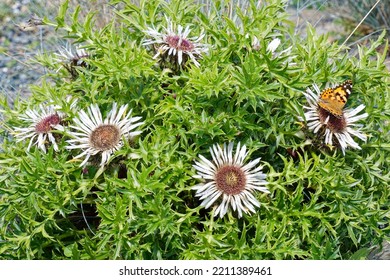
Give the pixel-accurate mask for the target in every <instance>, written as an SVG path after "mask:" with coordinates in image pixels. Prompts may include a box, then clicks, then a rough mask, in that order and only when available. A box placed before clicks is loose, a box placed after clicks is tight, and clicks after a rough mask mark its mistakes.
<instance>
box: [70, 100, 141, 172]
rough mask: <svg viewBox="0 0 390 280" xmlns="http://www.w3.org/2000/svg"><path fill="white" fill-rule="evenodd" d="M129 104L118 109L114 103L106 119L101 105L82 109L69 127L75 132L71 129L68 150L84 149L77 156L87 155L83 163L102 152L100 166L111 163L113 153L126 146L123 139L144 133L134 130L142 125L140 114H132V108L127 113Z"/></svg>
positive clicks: (82, 164)
mask: <svg viewBox="0 0 390 280" xmlns="http://www.w3.org/2000/svg"><path fill="white" fill-rule="evenodd" d="M127 107H128V106H127V104H126V105H122V106H121V107H120V108H119V110H118V109H117V104H116V103H113V106H112V109H111V111H110V112H109V113H108V115H107V117H106V118H105V119H104V120H103V118H102V114H101V112H100V110H99V107H98V106H97V105H96V104H92V105H90V106H89V107H88V112H85V111H84V110H81V111H80V113H79V116H78V117H75V118H74V119H73V122H74V125H71V126H70V127H71V128H73V129H74V130H75V131H73V132H69V136H70V137H72V138H73V139H71V140H68V144H69V145H68V146H67V149H81V150H83V152H82V153H81V154H79V155H77V156H76V157H75V158H76V159H77V158H81V157H85V159H84V161H83V162H82V163H81V164H80V166H84V165H86V163H87V162H88V159H89V158H90V157H91V156H92V155H96V154H98V153H101V163H100V166H104V165H105V164H107V163H108V161H109V159H110V157H111V155H112V154H113V153H114V152H115V151H117V150H119V149H120V148H121V147H122V146H123V139H129V138H132V137H134V136H137V135H139V134H141V132H142V131H134V129H135V128H136V127H138V126H140V125H142V124H143V122H138V121H139V120H140V119H141V117H131V113H132V110H129V112H128V113H127V114H126V115H125V113H126V110H127Z"/></svg>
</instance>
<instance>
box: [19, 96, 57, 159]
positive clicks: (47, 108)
mask: <svg viewBox="0 0 390 280" xmlns="http://www.w3.org/2000/svg"><path fill="white" fill-rule="evenodd" d="M57 109H58V106H53V105H47V104H40V106H39V108H38V109H28V110H26V112H25V113H24V114H23V115H22V116H20V117H19V118H20V119H21V120H23V121H25V122H26V123H28V124H29V125H28V126H27V127H15V128H14V135H15V137H16V142H20V141H23V140H25V139H30V142H29V144H28V147H27V151H29V150H30V149H31V146H32V145H37V146H38V148H39V149H41V150H42V151H43V152H44V153H46V143H47V140H49V142H50V143H51V144H52V145H53V148H54V150H55V151H58V145H57V143H56V139H55V137H54V136H53V133H54V131H55V130H58V131H64V127H63V126H62V125H61V124H60V123H61V120H62V118H63V117H64V114H63V113H62V112H60V111H59V110H57Z"/></svg>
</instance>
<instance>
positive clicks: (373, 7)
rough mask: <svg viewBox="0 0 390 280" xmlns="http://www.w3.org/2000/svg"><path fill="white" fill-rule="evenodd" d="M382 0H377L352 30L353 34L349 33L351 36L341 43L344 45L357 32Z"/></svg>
mask: <svg viewBox="0 0 390 280" xmlns="http://www.w3.org/2000/svg"><path fill="white" fill-rule="evenodd" d="M380 1H381V0H378V1H376V3H375V4H374V6H372V8H371V9H370V10H369V11H368V12H367V14H366V15H365V16H364V17H363V19H362V20H361V21H360V22H359V24H358V25H357V26H356V27H355V29H354V30H353V31H352V32H351V34H349V36H348V37H347V39H345V41H344V42H343V43H342V44H341V45H342V46H343V45H344V44H345V43H346V42H347V41H348V40H349V38H351V36H352V35H353V33H355V31H356V30H357V29H358V28H359V26H360V25H361V24H362V23H363V21H364V20H365V19H366V18H367V17H368V15H369V14H370V13H371V12H372V10H374V9H375V7H376V6H377V5H378V4H379V2H380Z"/></svg>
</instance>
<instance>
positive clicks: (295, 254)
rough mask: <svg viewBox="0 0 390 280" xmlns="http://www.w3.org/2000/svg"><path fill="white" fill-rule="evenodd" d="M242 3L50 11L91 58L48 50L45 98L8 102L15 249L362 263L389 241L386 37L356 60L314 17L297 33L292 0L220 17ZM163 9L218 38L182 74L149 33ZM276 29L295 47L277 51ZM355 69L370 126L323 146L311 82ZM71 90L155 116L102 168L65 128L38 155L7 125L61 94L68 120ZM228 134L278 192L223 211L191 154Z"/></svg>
mask: <svg viewBox="0 0 390 280" xmlns="http://www.w3.org/2000/svg"><path fill="white" fill-rule="evenodd" d="M229 3H230V2H229V1H215V5H214V7H211V8H210V9H209V10H208V12H207V13H205V12H203V9H201V7H200V6H199V5H195V4H190V1H180V0H175V1H169V3H167V2H165V1H158V0H153V1H147V0H145V1H140V4H139V5H135V4H133V3H132V1H130V0H126V1H119V0H118V1H117V0H116V1H112V4H113V5H116V4H121V5H120V6H121V9H118V11H117V17H115V18H113V19H112V21H111V22H110V23H109V24H107V25H106V26H105V27H104V28H102V29H95V28H94V20H95V19H94V17H93V14H92V13H91V14H89V15H88V16H86V19H85V21H84V22H79V21H78V13H79V11H80V9H75V11H74V13H73V14H71V15H70V14H69V13H68V11H67V2H65V3H64V4H63V5H62V6H61V8H60V9H59V14H58V16H57V17H56V19H55V20H54V21H49V20H48V19H45V23H46V24H47V25H49V26H54V27H55V28H57V29H58V30H62V31H66V32H67V36H66V37H67V38H69V39H72V40H73V42H74V43H75V44H76V43H78V44H81V45H83V46H85V47H86V50H87V52H88V53H90V54H91V55H90V56H89V57H88V59H86V61H87V63H88V67H86V68H83V67H77V66H76V70H77V75H76V76H74V77H71V76H70V73H69V72H68V71H67V70H66V68H64V67H61V63H59V62H57V61H56V60H55V59H53V57H52V56H51V55H48V54H46V55H41V56H38V57H37V58H36V59H37V61H38V62H39V63H41V64H42V65H45V66H46V67H48V68H49V69H50V70H52V71H50V73H48V74H47V76H45V77H44V81H43V83H42V85H41V86H34V87H32V88H31V90H32V97H31V98H30V99H29V100H28V101H18V100H16V102H15V104H14V108H12V109H11V108H10V106H9V105H8V104H7V102H6V99H5V98H2V100H1V108H2V112H3V114H4V116H5V117H6V119H5V120H4V125H3V127H2V129H1V131H0V133H1V136H3V137H4V139H3V143H2V146H1V153H0V165H1V169H0V255H1V257H2V258H3V259H349V258H359V259H361V258H364V257H365V256H366V255H367V254H368V253H369V250H368V249H367V248H369V247H370V246H371V245H376V244H380V243H381V242H382V241H383V239H385V238H388V237H386V236H388V235H389V231H390V226H389V219H390V212H389V206H390V205H389V204H390V189H389V187H388V186H389V184H390V172H389V161H388V159H389V156H390V155H389V150H390V146H389V140H390V139H389V138H390V133H389V121H390V119H389V116H390V107H389V106H390V105H389V104H390V103H389V102H388V100H389V92H388V88H389V86H390V78H389V73H388V72H386V69H385V67H384V64H383V61H384V59H385V55H384V54H383V55H382V54H378V53H377V52H376V49H377V47H378V46H380V45H382V44H383V37H384V35H385V34H382V36H381V37H380V38H379V39H378V40H377V41H375V42H371V45H370V47H369V48H366V47H361V48H359V54H358V56H357V57H353V56H350V55H349V54H348V50H347V49H346V48H344V47H343V46H339V45H337V44H330V43H328V42H327V40H326V36H317V35H316V34H315V32H314V30H313V29H312V28H311V27H308V28H309V31H308V36H307V38H304V39H302V38H298V37H295V36H293V35H292V33H293V32H292V30H290V28H289V26H290V23H289V22H288V21H287V14H286V13H285V11H284V2H283V1H269V3H267V4H263V5H261V6H260V7H257V6H256V5H255V3H254V1H251V2H250V5H249V8H247V9H240V8H239V7H236V9H235V10H234V11H235V14H234V16H229V15H228V14H226V13H225V14H224V13H221V11H224V10H225V8H226V7H228V4H229ZM230 4H231V3H230ZM118 7H119V6H118ZM165 17H167V18H169V19H171V20H172V21H173V22H174V23H177V24H180V25H182V26H184V27H185V26H187V25H190V26H191V33H190V35H189V36H190V37H191V36H197V35H199V34H200V33H201V32H202V31H203V32H204V33H205V34H206V36H205V38H204V39H203V41H204V42H205V43H207V44H209V52H208V54H203V58H198V61H199V62H200V67H199V68H197V67H195V65H193V64H192V63H191V60H188V61H187V62H186V64H185V65H184V66H183V67H181V68H180V71H172V70H171V69H169V68H167V67H166V68H162V67H159V64H158V63H157V62H156V60H155V59H153V56H154V54H155V50H154V49H153V48H151V47H149V46H144V45H143V42H144V40H145V38H146V35H145V32H144V31H145V30H146V29H147V28H148V27H152V28H157V27H159V26H161V25H164V24H166V21H165ZM255 37H256V38H257V39H258V42H259V45H258V46H257V47H255V46H254V45H253V42H254V38H255ZM275 38H279V39H281V42H282V43H281V45H280V46H279V47H278V48H277V49H276V51H275V52H274V53H272V52H271V51H269V50H267V46H268V45H269V43H270V42H271V41H272V40H273V39H275ZM290 47H291V50H290V52H287V51H285V50H287V49H288V48H290ZM386 50H387V45H386V46H385V51H386ZM283 51H285V52H283ZM58 69H59V71H57V70H58ZM345 79H352V80H353V81H354V90H353V93H352V94H351V96H350V99H349V101H348V103H347V107H348V108H355V107H357V106H358V105H359V104H361V103H362V104H365V105H366V109H365V111H366V112H367V113H368V115H369V117H368V118H367V119H366V120H364V121H362V123H363V124H364V127H363V129H362V130H363V131H364V132H365V133H366V134H367V135H368V136H369V137H368V141H367V143H362V142H361V141H359V145H360V146H361V147H362V150H350V149H348V150H347V152H346V155H345V156H343V155H342V153H341V152H340V151H337V150H333V151H330V150H329V149H325V148H322V147H319V146H315V145H312V144H310V143H311V142H310V141H309V140H310V139H313V138H314V137H315V136H314V135H313V134H312V133H308V132H307V131H306V130H304V129H303V126H304V124H303V123H301V122H300V121H299V118H298V117H299V116H303V106H306V105H307V103H306V100H305V98H304V96H303V94H302V92H303V91H305V89H306V88H307V87H309V86H311V84H312V83H317V84H319V85H321V87H322V88H323V87H324V86H325V84H326V83H327V82H331V83H339V82H342V81H344V80H345ZM69 95H71V96H73V97H77V98H78V103H77V106H78V108H83V109H85V108H87V107H88V106H89V105H90V104H92V103H94V104H98V105H99V107H100V108H101V109H103V111H104V110H109V109H110V108H111V104H112V103H113V102H117V103H118V104H120V105H122V104H128V105H129V107H130V108H132V109H133V114H134V115H135V116H142V120H143V121H144V122H145V123H144V125H143V126H142V127H141V129H142V134H141V135H140V136H139V137H138V138H136V139H134V141H133V142H131V143H125V145H124V146H123V147H122V148H121V149H120V150H119V151H117V152H116V153H115V156H114V157H113V158H112V160H111V161H110V164H109V165H108V166H107V167H106V168H105V169H104V171H101V170H100V171H97V169H98V166H94V165H93V164H91V165H89V166H88V167H87V168H84V169H83V168H80V167H79V164H80V162H79V161H77V160H73V157H74V156H75V155H77V151H69V150H66V149H65V145H66V142H65V140H66V139H67V137H66V134H61V137H60V139H59V140H58V141H57V142H58V145H59V151H58V152H56V151H54V150H53V148H52V147H50V148H49V150H48V152H47V153H46V154H44V153H42V152H41V150H39V149H38V148H37V147H35V146H33V147H32V148H31V150H30V152H27V151H26V147H27V145H28V140H26V142H23V141H22V142H16V141H15V140H16V139H14V138H12V137H11V135H10V132H11V131H12V130H13V128H14V127H23V125H24V123H23V122H22V121H21V120H20V119H19V118H18V116H19V115H20V114H21V113H22V112H24V111H25V110H26V108H32V107H36V106H37V105H38V104H41V103H42V102H45V101H48V100H52V101H53V103H54V104H58V105H61V107H62V108H63V110H64V112H65V113H67V115H68V118H67V121H68V122H69V123H71V121H72V117H74V116H76V115H77V113H78V112H77V111H74V109H72V107H71V106H69V104H67V103H66V97H67V96H69ZM302 131H303V132H304V133H302ZM229 141H235V142H239V141H240V142H241V143H244V144H246V145H247V147H248V149H249V150H250V154H249V155H250V156H249V158H250V159H254V158H257V157H261V158H262V164H264V165H265V169H264V171H265V172H266V173H267V175H268V176H267V180H268V181H269V185H268V188H269V189H270V191H271V194H269V195H267V194H263V193H260V192H259V193H256V197H257V198H258V200H259V201H260V202H261V204H262V205H261V207H260V208H259V209H257V213H256V214H253V215H251V216H249V215H244V217H243V218H242V219H238V218H237V217H236V216H235V214H234V213H231V212H229V213H228V214H227V215H226V216H225V217H224V218H222V219H221V218H214V217H213V210H212V208H210V209H204V208H202V207H200V206H199V205H200V201H199V199H198V198H196V197H195V196H194V191H193V190H191V187H192V186H194V185H196V184H197V183H198V181H197V180H196V179H194V178H193V177H192V176H193V175H194V174H195V170H194V169H193V167H192V164H193V163H194V160H195V159H197V157H198V155H199V154H202V155H204V156H206V157H207V158H210V156H209V153H208V149H209V147H210V146H211V145H213V144H215V143H221V144H222V143H224V142H229ZM248 160H249V159H248Z"/></svg>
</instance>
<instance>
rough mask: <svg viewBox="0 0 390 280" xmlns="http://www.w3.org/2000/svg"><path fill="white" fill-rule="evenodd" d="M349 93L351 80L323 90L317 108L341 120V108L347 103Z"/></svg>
mask: <svg viewBox="0 0 390 280" xmlns="http://www.w3.org/2000/svg"><path fill="white" fill-rule="evenodd" d="M351 92H352V81H351V80H347V81H345V82H344V83H342V84H340V85H338V86H336V87H334V88H327V89H324V90H323V91H322V92H321V94H320V98H319V100H318V106H319V107H321V108H322V109H324V110H326V111H328V112H329V113H331V114H332V115H333V116H335V117H337V118H341V117H342V116H343V108H344V106H345V103H347V100H348V97H349V95H350V94H351Z"/></svg>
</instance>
